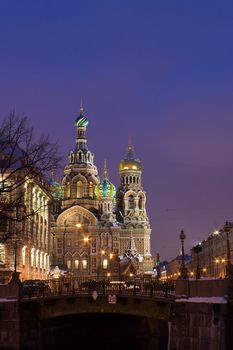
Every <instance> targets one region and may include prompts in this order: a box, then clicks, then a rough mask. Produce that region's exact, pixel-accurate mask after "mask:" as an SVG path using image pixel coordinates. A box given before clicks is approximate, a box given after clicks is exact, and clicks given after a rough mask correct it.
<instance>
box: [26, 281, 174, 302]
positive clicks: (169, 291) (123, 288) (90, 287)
mask: <svg viewBox="0 0 233 350" xmlns="http://www.w3.org/2000/svg"><path fill="white" fill-rule="evenodd" d="M46 284H48V286H49V289H46V291H45V290H41V291H37V296H48V295H70V294H89V295H91V294H92V293H93V292H94V291H96V292H97V293H98V294H99V295H104V294H121V295H126V296H127V295H132V296H135V295H138V296H145V297H157V298H158V297H160V298H173V297H175V284H174V281H158V280H155V279H151V278H150V279H149V278H143V277H135V278H132V277H125V278H116V277H115V278H113V277H106V276H98V277H96V278H87V277H68V278H59V279H51V280H47V281H46ZM27 296H28V295H27ZM32 296H34V295H32Z"/></svg>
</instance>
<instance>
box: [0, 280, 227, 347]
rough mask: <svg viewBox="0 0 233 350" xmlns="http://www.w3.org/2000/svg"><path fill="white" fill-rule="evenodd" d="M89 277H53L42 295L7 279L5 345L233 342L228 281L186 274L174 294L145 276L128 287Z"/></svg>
mask: <svg viewBox="0 0 233 350" xmlns="http://www.w3.org/2000/svg"><path fill="white" fill-rule="evenodd" d="M84 282H85V281H84ZM84 282H82V283H78V284H77V285H76V286H75V288H74V285H72V284H69V285H68V284H66V285H65V284H64V283H63V284H60V282H55V284H54V285H51V293H48V294H46V295H45V294H44V295H43V293H42V294H39V295H38V296H33V295H32V296H23V295H22V294H20V293H21V287H20V286H18V285H17V286H16V285H15V288H14V289H13V286H12V285H11V286H8V287H9V288H8V292H7V293H8V297H7V298H5V299H4V298H2V299H1V301H0V322H1V327H0V347H1V349H38V350H39V349H43V350H44V349H57V348H59V349H60V348H67V347H68V348H69V349H76V348H77V347H76V346H78V345H79V346H80V348H85V349H89V348H90V349H93V347H96V346H97V345H98V346H101V345H102V348H108V347H109V348H110V347H111V349H113V348H114V349H115V348H119V347H121V346H122V344H124V346H128V347H129V348H130V346H131V345H132V344H131V345H130V342H132V341H134V342H135V344H137V345H138V346H137V347H136V349H143V350H144V349H146V350H147V349H148V350H150V349H166V350H167V349H168V348H169V349H171V350H173V349H174V350H175V349H184V348H188V349H198V350H202V349H203V350H204V349H205V350H206V349H211V350H215V349H216V350H217V349H230V348H233V347H232V345H233V337H232V334H233V329H232V328H233V327H232V324H233V321H232V317H233V316H232V314H233V311H232V302H231V300H232V297H231V296H230V293H231V291H232V290H233V288H232V283H231V284H230V285H229V281H226V280H222V281H220V280H218V281H217V280H216V281H204V280H203V281H195V280H193V281H188V280H180V281H177V283H176V289H175V294H174V291H172V290H171V289H172V288H168V285H167V286H165V285H164V284H163V285H162V284H160V285H159V286H158V285H155V284H154V285H148V284H147V283H144V282H143V283H142V281H138V282H137V283H136V282H135V283H134V284H124V288H122V285H121V284H120V285H121V286H120V287H119V285H117V288H116V284H114V288H113V287H112V286H111V285H109V284H108V283H104V284H103V283H102V282H101V283H100V284H95V283H94V284H93V282H92V281H91V283H90V281H88V283H84ZM17 288H18V294H17V293H16V294H17V295H16V294H15V295H14V290H17ZM0 289H1V288H0ZM0 292H1V290H0ZM129 325H130V327H129ZM113 341H114V344H112V342H113ZM87 344H89V347H88V345H87ZM113 345H115V346H116V347H113ZM168 346H169V347H168Z"/></svg>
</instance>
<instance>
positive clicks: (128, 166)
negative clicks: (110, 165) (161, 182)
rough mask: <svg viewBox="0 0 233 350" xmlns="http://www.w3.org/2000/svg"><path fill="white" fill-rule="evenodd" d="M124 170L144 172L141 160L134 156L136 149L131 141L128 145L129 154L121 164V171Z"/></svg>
mask: <svg viewBox="0 0 233 350" xmlns="http://www.w3.org/2000/svg"><path fill="white" fill-rule="evenodd" d="M124 170H136V171H137V170H138V171H141V170H142V165H141V161H140V159H138V158H136V157H135V155H134V147H133V145H132V144H131V141H130V142H129V145H128V153H127V155H126V157H125V158H124V159H122V160H121V161H120V164H119V171H124Z"/></svg>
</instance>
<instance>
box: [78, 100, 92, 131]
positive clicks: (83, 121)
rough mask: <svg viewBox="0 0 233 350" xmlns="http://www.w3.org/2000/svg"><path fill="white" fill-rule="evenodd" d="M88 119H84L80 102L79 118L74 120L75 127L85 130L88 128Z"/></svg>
mask: <svg viewBox="0 0 233 350" xmlns="http://www.w3.org/2000/svg"><path fill="white" fill-rule="evenodd" d="M88 123H89V121H88V119H87V118H86V117H84V115H83V105H82V102H81V105H80V114H79V116H78V117H77V118H76V119H75V125H76V127H77V128H86V127H87V126H88Z"/></svg>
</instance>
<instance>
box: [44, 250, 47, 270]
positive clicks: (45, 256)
mask: <svg viewBox="0 0 233 350" xmlns="http://www.w3.org/2000/svg"><path fill="white" fill-rule="evenodd" d="M46 260H47V253H45V255H44V269H46Z"/></svg>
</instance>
